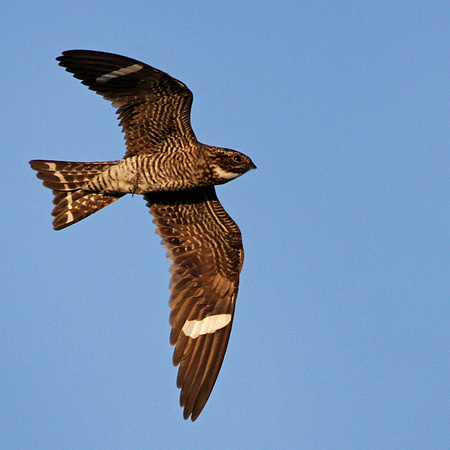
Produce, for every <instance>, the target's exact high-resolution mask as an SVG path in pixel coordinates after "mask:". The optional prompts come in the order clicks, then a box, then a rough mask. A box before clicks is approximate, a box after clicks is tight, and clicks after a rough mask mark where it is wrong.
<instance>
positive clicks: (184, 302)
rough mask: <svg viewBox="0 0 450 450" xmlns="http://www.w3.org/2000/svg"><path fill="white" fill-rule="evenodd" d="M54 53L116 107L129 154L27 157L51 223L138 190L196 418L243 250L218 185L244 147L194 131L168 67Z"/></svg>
mask: <svg viewBox="0 0 450 450" xmlns="http://www.w3.org/2000/svg"><path fill="white" fill-rule="evenodd" d="M56 60H57V61H58V62H59V65H60V66H62V67H63V68H65V70H66V71H67V72H69V73H71V74H73V76H74V77H75V78H76V79H79V80H81V83H82V84H84V85H86V86H87V87H88V88H89V89H91V90H93V91H94V92H96V93H97V94H99V95H101V96H102V97H103V98H105V99H106V100H108V101H110V102H111V103H112V105H113V107H115V108H116V113H117V114H118V118H119V120H120V126H121V127H122V131H123V133H124V134H125V141H126V153H125V155H124V157H123V158H122V159H120V160H114V161H99V162H71V161H55V160H32V161H30V163H29V164H30V165H31V168H32V169H34V170H35V171H37V177H38V178H39V179H41V180H42V181H43V185H44V186H45V187H47V188H49V189H51V190H52V191H53V195H54V198H53V203H54V205H55V206H54V209H53V211H52V215H53V216H54V220H53V227H54V229H55V230H61V229H63V228H66V227H68V226H70V225H73V224H75V223H76V222H79V221H80V220H82V219H84V218H86V217H88V216H90V215H91V214H93V213H95V212H97V211H99V210H100V209H102V208H104V207H105V206H107V205H109V204H111V203H113V202H115V201H116V200H118V199H119V198H121V197H123V196H124V195H126V194H136V195H142V196H143V198H144V200H145V201H146V204H147V206H148V207H149V209H150V213H151V214H152V215H153V217H154V219H153V222H154V224H155V225H156V233H157V234H159V235H160V237H161V243H162V245H163V246H164V247H165V248H166V250H167V257H168V259H169V260H170V263H171V264H170V274H171V276H170V285H169V288H170V300H169V306H170V320H169V322H170V326H171V332H170V344H171V345H172V346H174V353H173V364H174V366H179V369H178V374H177V386H178V388H180V390H181V391H180V406H181V407H182V408H184V409H183V417H184V419H188V418H190V419H191V420H192V421H195V420H196V419H197V418H198V416H199V415H200V413H201V412H202V410H203V408H204V407H205V404H206V402H207V401H208V398H209V397H210V394H211V391H212V389H213V387H214V384H215V382H216V379H217V376H218V374H219V371H220V368H221V366H222V362H223V359H224V356H225V352H226V349H227V345H228V341H229V337H230V332H231V326H232V323H233V317H234V312H235V303H236V298H237V293H238V287H239V277H240V273H241V270H242V265H243V258H244V250H243V245H242V237H241V232H240V230H239V227H238V226H237V225H236V223H235V222H234V221H233V219H232V218H231V217H230V216H229V215H228V213H227V212H226V211H225V209H224V208H223V206H222V205H221V203H220V202H219V200H218V198H217V194H216V190H215V186H216V185H220V184H224V183H227V182H229V181H231V180H233V179H235V178H237V177H239V176H241V175H243V174H244V173H246V172H248V171H249V170H251V169H256V166H255V164H254V163H253V161H252V160H251V159H250V158H249V157H248V156H246V155H244V154H243V153H241V152H238V151H236V150H231V149H228V148H222V147H215V146H210V145H206V144H202V143H200V142H199V141H198V140H197V138H196V137H195V134H194V131H193V129H192V126H191V121H190V112H191V106H192V101H193V94H192V92H191V91H190V90H189V88H188V87H187V86H186V85H185V84H184V83H182V82H181V81H179V80H177V79H175V78H173V77H171V76H170V75H169V74H167V73H165V72H163V71H161V70H158V69H156V68H154V67H151V66H149V65H147V64H145V63H142V62H140V61H138V60H135V59H132V58H129V57H125V56H121V55H117V54H114V53H106V52H99V51H93V50H68V51H64V52H62V54H61V56H59V57H57V58H56Z"/></svg>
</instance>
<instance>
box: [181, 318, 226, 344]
mask: <svg viewBox="0 0 450 450" xmlns="http://www.w3.org/2000/svg"><path fill="white" fill-rule="evenodd" d="M230 322H231V314H217V315H215V316H208V317H205V318H204V319H202V320H186V323H185V324H184V326H183V333H184V334H185V335H186V336H188V337H190V338H192V339H197V338H198V337H199V336H200V335H203V334H208V333H214V332H215V331H217V330H220V329H221V328H223V327H226V326H227V325H228V324H229V323H230Z"/></svg>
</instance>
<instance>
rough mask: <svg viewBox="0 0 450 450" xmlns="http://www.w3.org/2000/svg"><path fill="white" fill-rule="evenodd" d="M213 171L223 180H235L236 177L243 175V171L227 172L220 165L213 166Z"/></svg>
mask: <svg viewBox="0 0 450 450" xmlns="http://www.w3.org/2000/svg"><path fill="white" fill-rule="evenodd" d="M213 171H214V174H215V175H216V176H217V177H218V178H221V179H222V180H233V179H234V178H237V177H239V176H241V175H242V173H235V172H227V171H226V170H223V169H222V168H220V167H218V166H215V167H213Z"/></svg>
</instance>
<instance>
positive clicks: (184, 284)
mask: <svg viewBox="0 0 450 450" xmlns="http://www.w3.org/2000/svg"><path fill="white" fill-rule="evenodd" d="M145 199H146V200H147V202H148V206H149V207H150V212H151V213H152V214H153V216H154V217H155V219H154V223H155V224H156V226H157V233H158V234H159V235H160V236H161V237H162V244H163V245H164V246H165V248H166V249H167V251H168V253H167V256H168V258H169V259H170V261H171V263H172V265H171V276H172V278H171V282H170V289H171V297H170V308H171V314H170V324H171V326H172V332H171V335H170V342H171V344H172V345H175V351H174V355H173V362H174V364H175V365H180V368H179V371H178V378H177V385H178V387H179V388H181V395H180V404H181V406H182V407H184V418H185V419H187V418H188V417H189V416H192V417H191V419H192V420H195V419H196V418H197V417H198V416H199V414H200V413H201V411H202V409H203V407H204V406H205V404H206V402H207V400H208V398H209V395H210V394H211V391H212V389H213V386H214V383H215V381H216V378H217V375H218V373H219V370H220V367H221V365H222V361H223V358H224V356H225V351H226V348H227V344H228V339H229V336H230V332H231V325H232V322H233V315H234V308H235V301H236V296H237V291H238V284H239V273H240V271H241V268H242V262H243V248H242V239H241V233H240V231H239V228H238V227H237V225H236V224H235V222H234V221H233V220H232V219H231V217H230V216H229V215H228V214H227V212H226V211H225V210H224V209H223V207H222V205H221V204H220V202H219V201H218V199H217V196H216V193H215V189H214V187H207V188H199V189H195V190H191V191H183V192H172V193H158V194H146V195H145Z"/></svg>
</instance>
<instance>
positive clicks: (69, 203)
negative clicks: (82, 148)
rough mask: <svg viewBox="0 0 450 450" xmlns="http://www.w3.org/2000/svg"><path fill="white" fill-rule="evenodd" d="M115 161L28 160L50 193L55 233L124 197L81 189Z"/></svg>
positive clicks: (115, 162)
mask: <svg viewBox="0 0 450 450" xmlns="http://www.w3.org/2000/svg"><path fill="white" fill-rule="evenodd" d="M117 162H118V161H107V162H95V163H85V162H68V161H43V160H34V161H30V166H31V168H32V169H34V170H36V171H37V177H38V178H39V179H41V180H43V182H44V183H43V184H44V186H45V187H47V188H49V189H52V190H53V195H54V196H55V197H54V199H53V203H54V205H55V207H54V208H53V211H52V216H54V217H55V218H54V219H53V228H54V229H55V230H61V229H62V228H66V227H68V226H69V225H72V224H74V223H76V222H79V221H80V220H82V219H84V218H85V217H87V216H90V215H91V214H93V213H95V212H96V211H98V210H100V209H102V208H104V207H105V206H108V205H109V204H110V203H113V202H115V201H116V200H118V199H119V198H120V197H122V196H123V195H124V194H113V195H111V194H101V193H98V192H92V191H85V190H83V186H84V185H86V183H88V182H89V181H90V180H91V179H92V178H93V177H95V176H97V175H98V174H99V173H101V172H103V171H105V170H106V169H108V167H110V166H113V165H115V164H117Z"/></svg>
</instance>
